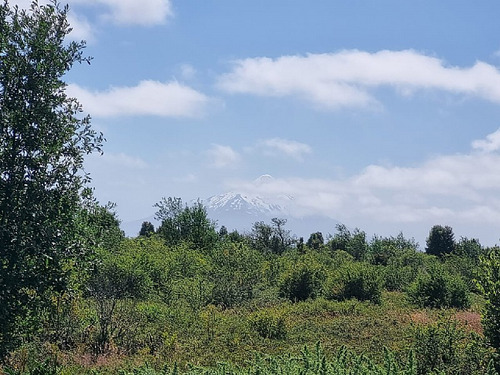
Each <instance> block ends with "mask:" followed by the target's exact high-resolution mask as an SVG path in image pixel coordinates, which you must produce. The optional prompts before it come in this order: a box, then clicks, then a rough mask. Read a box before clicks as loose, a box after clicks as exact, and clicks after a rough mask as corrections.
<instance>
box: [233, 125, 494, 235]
mask: <svg viewBox="0 0 500 375" xmlns="http://www.w3.org/2000/svg"><path fill="white" fill-rule="evenodd" d="M499 150H500V129H499V130H498V131H496V132H494V133H492V134H490V135H488V136H487V137H486V138H485V139H482V140H476V141H474V142H472V150H471V152H469V153H467V154H457V155H444V156H439V157H437V158H434V159H432V160H428V161H426V162H424V163H422V164H420V165H417V166H414V167H397V166H393V167H387V166H380V165H370V166H368V167H367V168H365V169H364V170H363V171H361V172H360V173H358V174H356V175H353V176H351V177H349V178H346V179H335V178H331V179H328V178H317V179H304V178H274V179H273V180H271V181H269V182H268V183H266V184H261V185H255V184H254V183H253V182H252V181H236V182H235V181H233V182H231V183H230V184H229V186H228V188H230V189H231V190H236V191H242V192H245V193H248V194H257V195H262V196H273V195H275V196H278V195H282V194H286V195H291V196H293V197H294V204H295V206H294V208H293V212H294V214H295V215H296V216H298V217H304V216H305V217H307V216H309V215H317V214H320V215H326V216H329V217H331V218H335V219H337V220H340V221H344V222H349V223H355V225H363V224H365V225H367V226H370V225H372V224H373V223H382V224H383V223H386V224H387V225H388V226H389V227H391V228H398V226H401V225H402V226H404V225H407V224H408V226H409V227H410V226H411V227H413V226H418V225H419V224H429V223H430V224H429V225H433V224H436V223H442V224H448V223H455V224H457V225H463V226H464V227H473V226H484V227H489V228H491V227H496V226H497V225H498V223H499V222H500V152H498V151H499ZM410 224H411V225H410ZM429 228H430V226H429ZM492 235H494V233H491V231H490V233H489V236H490V237H491V236H492ZM498 236H499V237H500V234H498ZM497 238H498V237H497Z"/></svg>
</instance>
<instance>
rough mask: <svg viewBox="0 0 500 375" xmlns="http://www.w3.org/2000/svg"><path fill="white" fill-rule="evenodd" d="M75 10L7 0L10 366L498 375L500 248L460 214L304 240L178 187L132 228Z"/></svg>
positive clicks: (4, 124) (3, 197)
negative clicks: (112, 172)
mask: <svg viewBox="0 0 500 375" xmlns="http://www.w3.org/2000/svg"><path fill="white" fill-rule="evenodd" d="M66 12H67V9H60V8H59V6H58V5H57V4H56V3H53V4H50V5H47V6H38V5H36V4H34V5H33V7H32V9H31V10H30V11H28V12H24V11H18V10H17V9H12V8H10V7H9V5H8V4H7V2H5V3H4V4H3V5H0V57H1V61H0V88H1V90H0V114H1V118H0V127H1V129H0V137H1V138H0V142H1V148H0V168H1V171H0V210H1V211H0V215H1V216H0V220H1V229H0V361H1V367H2V368H3V370H0V372H1V371H3V372H5V373H7V374H73V373H78V374H94V375H97V374H111V373H118V374H123V375H126V374H179V373H186V374H243V373H245V374H408V375H409V374H430V373H434V374H443V373H444V374H496V373H497V372H496V370H498V368H499V367H500V366H499V361H498V359H497V353H498V350H500V333H499V332H500V326H499V324H500V323H499V322H500V249H499V248H497V247H494V248H486V247H483V246H481V244H480V242H479V241H478V240H477V239H468V238H460V239H459V240H458V241H457V240H455V237H454V234H453V230H452V228H450V227H448V226H439V225H436V226H434V227H432V228H431V229H430V232H429V237H428V240H427V243H426V248H425V249H424V250H425V252H424V251H421V249H419V247H418V244H417V243H415V241H414V240H413V239H407V238H405V237H404V235H403V234H402V233H400V234H398V235H397V236H395V237H380V236H375V237H373V238H371V239H369V238H367V236H366V233H365V232H363V231H362V230H360V229H354V230H351V229H349V228H348V227H346V226H344V225H338V226H337V227H336V228H332V234H326V233H325V234H323V233H320V232H316V233H312V234H311V235H310V237H309V238H308V239H307V240H306V241H305V240H304V239H303V238H295V237H294V236H293V235H292V234H291V233H290V232H289V231H288V230H287V229H286V220H285V219H281V218H275V219H272V220H271V222H270V223H265V222H257V223H255V224H254V225H253V227H252V229H251V230H250V231H249V232H248V233H238V232H237V231H233V232H229V231H228V230H227V229H226V227H225V226H224V225H221V224H226V225H230V224H231V223H214V222H212V221H211V220H210V218H209V217H207V212H206V210H205V207H204V206H203V204H202V203H201V202H197V203H195V204H193V205H185V204H184V203H183V202H182V201H181V200H180V199H179V198H164V199H162V200H161V201H160V202H159V203H158V204H157V205H156V208H157V219H158V220H159V221H160V222H161V224H160V226H159V227H158V228H154V226H153V225H152V224H151V223H148V222H145V223H143V225H142V227H141V228H138V235H137V236H136V237H134V238H126V237H125V236H124V234H123V232H122V231H121V230H120V228H119V221H118V219H117V217H116V214H115V213H114V211H113V210H114V207H113V205H112V204H108V205H106V206H102V205H100V204H99V203H98V202H96V201H95V200H93V198H92V194H91V192H90V191H89V189H88V188H86V186H87V185H86V183H87V182H88V181H87V179H86V176H85V174H84V173H83V171H82V163H83V156H84V155H85V154H86V153H90V152H92V151H94V150H99V148H100V144H101V141H102V137H101V136H100V135H98V134H96V133H94V132H93V131H92V130H91V128H90V126H89V119H88V118H86V117H83V118H80V117H79V112H80V106H79V104H78V103H77V102H76V100H75V99H71V98H68V97H67V96H66V94H65V91H64V89H65V84H64V82H63V81H62V80H61V77H62V76H63V75H64V73H65V72H66V71H67V70H68V69H69V68H70V67H71V65H72V64H73V63H75V62H81V61H87V59H85V58H84V57H83V56H82V49H83V47H84V45H83V44H79V43H65V42H64V38H65V36H66V35H67V33H68V32H69V29H68V24H67V22H66ZM219 225H220V227H219ZM480 314H482V318H481V317H480ZM495 366H496V369H495Z"/></svg>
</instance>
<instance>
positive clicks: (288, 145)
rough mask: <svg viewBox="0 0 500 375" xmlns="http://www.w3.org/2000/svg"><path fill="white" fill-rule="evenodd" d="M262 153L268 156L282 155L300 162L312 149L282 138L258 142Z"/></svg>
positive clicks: (303, 144)
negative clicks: (268, 154)
mask: <svg viewBox="0 0 500 375" xmlns="http://www.w3.org/2000/svg"><path fill="white" fill-rule="evenodd" d="M259 146H260V147H262V148H263V149H264V152H266V153H270V154H276V153H278V154H284V155H286V156H289V157H291V158H294V159H296V160H302V159H303V157H304V155H305V154H310V153H311V152H312V149H311V147H310V146H309V145H307V144H305V143H300V142H297V141H291V140H288V139H282V138H271V139H266V140H263V141H261V142H259Z"/></svg>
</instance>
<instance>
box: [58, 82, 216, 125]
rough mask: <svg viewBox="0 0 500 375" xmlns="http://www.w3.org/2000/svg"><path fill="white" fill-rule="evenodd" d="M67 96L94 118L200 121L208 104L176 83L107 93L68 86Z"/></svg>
mask: <svg viewBox="0 0 500 375" xmlns="http://www.w3.org/2000/svg"><path fill="white" fill-rule="evenodd" d="M67 92H68V94H69V95H70V96H72V97H75V98H78V100H79V102H80V103H82V105H83V107H84V110H85V112H89V113H90V114H91V115H92V116H95V117H120V116H139V115H146V116H148V115H149V116H160V117H200V116H202V115H203V113H204V111H205V109H206V105H207V104H208V102H209V98H208V97H207V96H205V95H204V94H202V93H200V92H198V91H196V90H194V89H192V88H190V87H188V86H185V85H182V84H180V83H178V82H169V83H162V82H158V81H150V80H146V81H141V82H140V83H139V84H138V85H137V86H133V87H112V88H110V89H109V90H107V91H90V90H87V89H85V88H83V87H81V86H78V85H76V84H71V85H68V88H67Z"/></svg>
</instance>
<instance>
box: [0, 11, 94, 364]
mask: <svg viewBox="0 0 500 375" xmlns="http://www.w3.org/2000/svg"><path fill="white" fill-rule="evenodd" d="M67 11H68V8H67V7H66V8H61V7H60V6H59V4H58V3H57V2H55V1H54V2H52V3H50V4H48V5H38V3H36V2H34V3H33V4H32V6H31V8H30V9H29V10H27V11H26V10H20V9H18V8H17V7H11V6H10V5H9V3H8V1H4V2H3V4H1V5H0V357H1V356H3V355H5V353H6V351H7V350H8V347H9V344H12V343H13V342H14V341H15V340H14V337H15V332H14V323H15V321H16V319H19V318H22V317H23V316H24V313H25V312H26V311H27V309H30V308H33V307H34V304H35V301H43V296H44V295H45V294H46V293H47V292H48V291H50V290H64V288H65V282H66V280H67V268H68V267H67V264H68V261H69V259H71V258H74V259H78V258H79V255H81V254H79V253H80V251H81V246H79V245H78V243H76V242H77V236H76V235H75V233H76V225H77V224H76V221H77V218H76V216H77V212H78V210H79V205H80V201H81V198H80V197H81V192H82V188H83V186H84V185H85V184H86V183H87V182H88V176H87V175H86V174H85V173H84V172H82V170H83V168H82V167H83V159H84V156H85V155H86V154H88V153H91V152H93V151H94V150H96V149H100V147H101V144H102V135H100V134H97V133H96V132H94V131H93V130H92V129H91V127H90V119H89V117H85V116H83V115H82V114H81V112H82V110H81V106H80V104H79V103H78V101H77V100H76V99H74V98H71V97H69V96H68V95H67V94H66V91H65V89H66V84H65V82H64V81H63V76H64V75H65V73H66V72H68V71H69V70H70V69H71V67H72V66H73V65H74V64H75V63H77V62H85V61H86V62H88V61H89V59H88V58H86V57H84V55H83V49H84V47H85V44H84V42H68V41H66V40H65V38H66V36H67V35H68V33H69V32H70V31H71V29H70V27H69V24H68V21H67Z"/></svg>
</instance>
